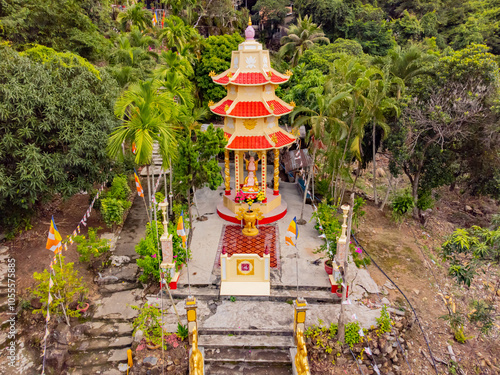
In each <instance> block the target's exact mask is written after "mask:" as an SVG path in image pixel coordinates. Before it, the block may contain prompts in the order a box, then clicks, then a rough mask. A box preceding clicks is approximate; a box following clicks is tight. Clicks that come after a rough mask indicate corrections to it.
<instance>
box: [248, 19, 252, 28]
mask: <svg viewBox="0 0 500 375" xmlns="http://www.w3.org/2000/svg"><path fill="white" fill-rule="evenodd" d="M248 26H252V19H251V18H250V17H248Z"/></svg>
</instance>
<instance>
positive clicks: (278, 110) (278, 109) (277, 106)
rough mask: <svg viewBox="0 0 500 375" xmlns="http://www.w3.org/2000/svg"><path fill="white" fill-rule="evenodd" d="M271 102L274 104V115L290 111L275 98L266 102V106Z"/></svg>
mask: <svg viewBox="0 0 500 375" xmlns="http://www.w3.org/2000/svg"><path fill="white" fill-rule="evenodd" d="M271 104H272V105H274V114H275V115H282V114H284V113H290V112H292V110H291V109H288V108H287V107H285V106H284V105H283V104H281V103H280V102H278V101H277V100H270V101H268V102H267V105H268V106H271Z"/></svg>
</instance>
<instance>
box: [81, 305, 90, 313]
mask: <svg viewBox="0 0 500 375" xmlns="http://www.w3.org/2000/svg"><path fill="white" fill-rule="evenodd" d="M89 306H90V305H89V304H88V303H85V306H84V307H81V305H80V304H79V305H78V311H80V312H82V313H84V312H85V311H87V310H88V309H89Z"/></svg>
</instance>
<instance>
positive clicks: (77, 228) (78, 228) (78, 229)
mask: <svg viewBox="0 0 500 375" xmlns="http://www.w3.org/2000/svg"><path fill="white" fill-rule="evenodd" d="M76 230H77V231H78V234H80V225H78V226H77V227H76Z"/></svg>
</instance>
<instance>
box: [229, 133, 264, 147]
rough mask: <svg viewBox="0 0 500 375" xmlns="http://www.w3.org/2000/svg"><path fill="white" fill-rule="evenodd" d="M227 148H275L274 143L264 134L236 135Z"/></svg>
mask: <svg viewBox="0 0 500 375" xmlns="http://www.w3.org/2000/svg"><path fill="white" fill-rule="evenodd" d="M226 148H229V149H231V150H263V149H269V148H273V145H272V144H271V143H270V142H269V141H268V140H267V138H266V137H265V136H263V135H257V136H254V135H252V136H236V137H234V139H233V140H232V141H231V143H229V144H228V145H227V146H226Z"/></svg>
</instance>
